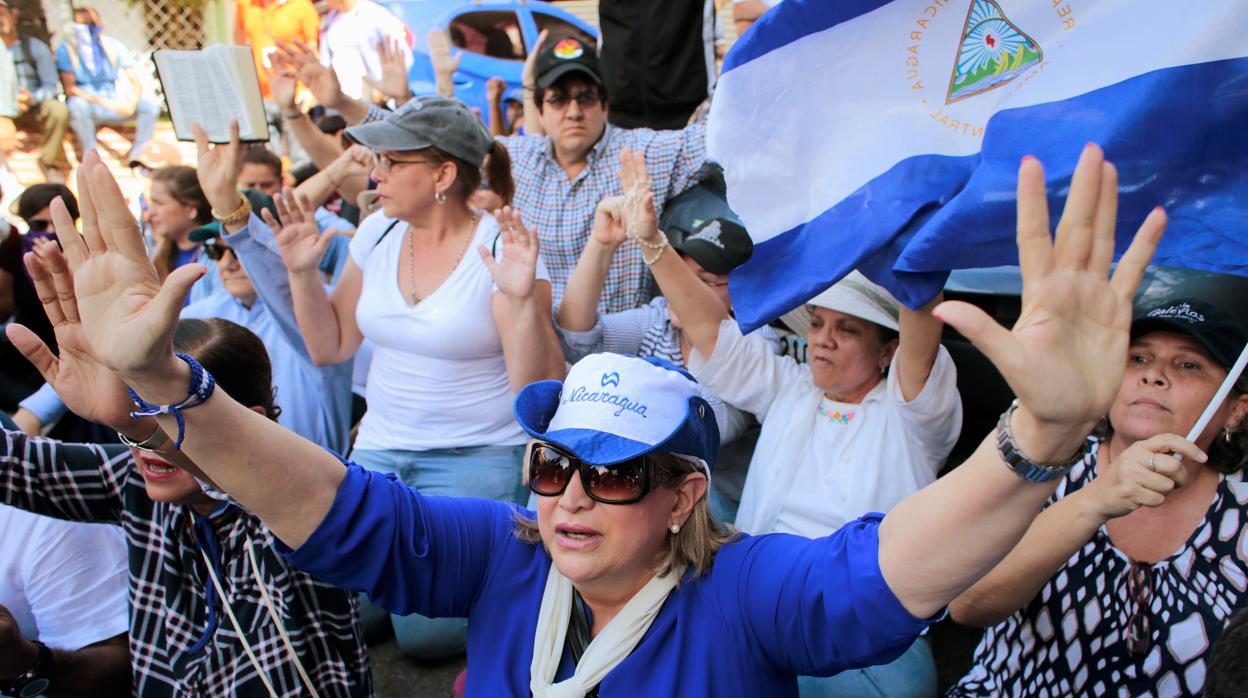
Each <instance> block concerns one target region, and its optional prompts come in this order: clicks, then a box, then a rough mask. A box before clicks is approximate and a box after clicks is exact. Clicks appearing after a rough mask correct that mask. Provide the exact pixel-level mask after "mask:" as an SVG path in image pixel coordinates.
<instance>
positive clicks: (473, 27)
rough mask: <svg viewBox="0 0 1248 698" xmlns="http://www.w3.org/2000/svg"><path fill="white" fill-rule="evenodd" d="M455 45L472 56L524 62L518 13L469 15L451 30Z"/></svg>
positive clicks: (466, 13)
mask: <svg viewBox="0 0 1248 698" xmlns="http://www.w3.org/2000/svg"><path fill="white" fill-rule="evenodd" d="M450 33H451V43H453V44H455V45H456V46H457V47H459V48H462V49H464V50H465V51H468V52H470V53H476V54H479V55H482V56H489V57H490V58H501V59H504V60H511V61H522V60H524V36H523V35H522V34H521V33H520V21H519V19H518V18H517V17H516V13H514V12H503V11H497V10H488V11H479V12H465V13H463V14H461V15H459V16H458V17H456V18H455V20H454V21H453V22H451V26H450Z"/></svg>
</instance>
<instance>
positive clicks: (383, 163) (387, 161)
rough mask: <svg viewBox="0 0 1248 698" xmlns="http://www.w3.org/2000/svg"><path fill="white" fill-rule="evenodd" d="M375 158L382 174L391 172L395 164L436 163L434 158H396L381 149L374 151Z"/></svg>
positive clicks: (378, 169)
mask: <svg viewBox="0 0 1248 698" xmlns="http://www.w3.org/2000/svg"><path fill="white" fill-rule="evenodd" d="M373 160H374V161H376V163H377V171H378V172H380V173H382V174H389V173H390V170H392V169H394V166H395V165H415V164H418V163H421V164H425V165H436V164H437V163H435V162H434V161H433V160H425V159H423V158H422V159H417V160H395V159H394V158H392V157H390V156H389V155H386V154H385V153H383V152H381V151H380V150H374V151H373Z"/></svg>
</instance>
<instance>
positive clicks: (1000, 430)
mask: <svg viewBox="0 0 1248 698" xmlns="http://www.w3.org/2000/svg"><path fill="white" fill-rule="evenodd" d="M1017 409H1018V400H1015V401H1014V402H1012V403H1010V407H1009V409H1007V410H1006V411H1005V412H1004V413H1003V414H1002V415H1001V421H999V422H997V451H998V452H1000V453H1001V459H1002V460H1004V461H1005V463H1006V465H1008V466H1010V470H1013V471H1014V474H1015V475H1018V476H1019V477H1021V478H1023V479H1024V480H1027V481H1028V482H1049V481H1050V480H1056V479H1057V478H1059V477H1062V476H1063V475H1065V474H1066V473H1068V472H1070V469H1071V468H1073V467H1075V466H1076V465H1077V464H1079V463H1080V462H1081V461H1082V460H1083V458H1084V456H1085V455H1086V454H1087V452H1088V442H1087V441H1086V440H1085V441H1084V444H1083V447H1082V448H1080V449H1079V451H1078V452H1077V453H1075V455H1074V456H1072V457H1071V458H1070V459H1069V460H1067V461H1066V462H1064V463H1058V464H1056V465H1043V464H1041V463H1035V462H1032V461H1031V460H1029V459H1028V458H1027V457H1026V456H1024V455H1023V453H1022V451H1020V450H1018V444H1016V443H1014V434H1012V433H1011V432H1010V418H1011V417H1013V416H1014V410H1017Z"/></svg>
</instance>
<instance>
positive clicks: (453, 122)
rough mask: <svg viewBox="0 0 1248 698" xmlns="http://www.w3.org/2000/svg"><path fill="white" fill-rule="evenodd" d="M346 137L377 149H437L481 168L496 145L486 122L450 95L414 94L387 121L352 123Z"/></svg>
mask: <svg viewBox="0 0 1248 698" xmlns="http://www.w3.org/2000/svg"><path fill="white" fill-rule="evenodd" d="M347 136H349V137H350V138H351V139H352V140H354V141H355V142H357V143H359V144H361V145H365V146H368V147H369V148H373V149H374V150H422V149H424V148H437V149H439V150H442V151H445V152H447V153H450V154H451V155H454V156H455V157H457V158H460V159H461V160H464V161H465V162H467V163H469V164H471V165H475V166H476V167H480V166H481V164H482V163H484V162H485V156H486V154H487V153H489V152H490V148H491V147H492V146H493V145H494V137H493V136H491V135H490V132H489V131H488V130H486V128H485V124H483V123H481V120H480V119H478V118H477V116H476V114H473V113H472V112H471V111H469V110H468V107H466V106H464V103H463V102H461V101H459V100H457V99H451V98H449V97H438V96H427V97H415V98H413V99H412V100H411V101H409V102H408V103H407V104H404V105H403V106H401V107H399V108H398V109H396V110H394V111H393V112H391V113H390V115H389V116H387V117H386V118H385V120H384V121H374V122H372V123H370V124H362V125H360V126H352V127H351V128H348V129H347Z"/></svg>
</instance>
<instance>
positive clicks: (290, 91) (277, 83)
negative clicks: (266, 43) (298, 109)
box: [267, 51, 299, 114]
mask: <svg viewBox="0 0 1248 698" xmlns="http://www.w3.org/2000/svg"><path fill="white" fill-rule="evenodd" d="M270 62H271V63H272V67H270V68H268V69H267V73H268V78H269V92H270V93H272V95H273V101H274V102H276V103H277V106H278V108H279V109H281V110H282V113H283V114H290V113H293V112H294V111H295V95H297V94H298V92H299V75H298V74H297V73H296V72H295V66H294V64H293V63H292V62H291V61H290V58H289V57H288V56H287V54H285V53H283V52H281V51H274V52H273V56H272V60H271V61H270Z"/></svg>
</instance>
